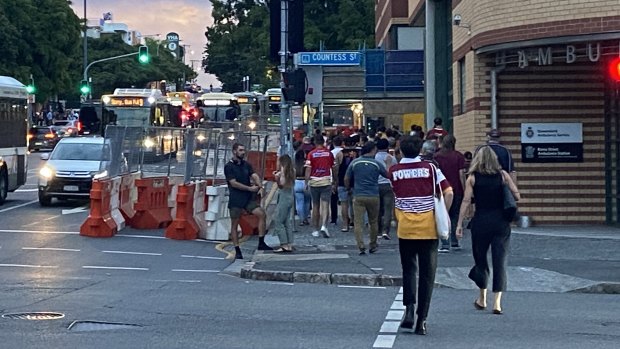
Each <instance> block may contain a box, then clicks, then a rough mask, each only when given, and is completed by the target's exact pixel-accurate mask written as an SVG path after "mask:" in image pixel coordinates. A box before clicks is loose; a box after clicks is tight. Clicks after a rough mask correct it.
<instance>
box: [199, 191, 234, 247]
mask: <svg viewBox="0 0 620 349" xmlns="http://www.w3.org/2000/svg"><path fill="white" fill-rule="evenodd" d="M205 219H206V223H207V225H206V229H205V230H201V231H200V234H199V236H200V238H202V239H206V240H220V241H223V240H224V241H225V240H228V239H229V235H230V213H229V211H228V185H226V184H222V185H210V186H208V187H207V204H206V213H205Z"/></svg>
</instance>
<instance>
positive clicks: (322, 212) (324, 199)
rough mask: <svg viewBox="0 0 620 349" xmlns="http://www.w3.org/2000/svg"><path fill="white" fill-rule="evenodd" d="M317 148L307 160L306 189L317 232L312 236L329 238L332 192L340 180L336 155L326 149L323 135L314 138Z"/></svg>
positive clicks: (310, 153)
mask: <svg viewBox="0 0 620 349" xmlns="http://www.w3.org/2000/svg"><path fill="white" fill-rule="evenodd" d="M314 144H315V145H316V148H315V149H314V150H312V151H311V152H309V153H308V156H307V158H306V188H309V189H310V196H311V197H312V224H313V225H314V227H315V231H314V232H312V236H314V237H319V235H323V237H325V238H328V237H329V236H330V235H329V232H328V231H327V219H328V218H329V204H330V200H331V195H332V191H334V192H335V191H336V189H337V188H338V180H337V179H336V178H334V168H333V167H334V154H332V152H331V151H329V149H327V148H325V139H324V138H323V136H322V135H320V134H319V135H317V136H315V138H314Z"/></svg>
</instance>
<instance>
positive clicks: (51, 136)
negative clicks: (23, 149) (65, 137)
mask: <svg viewBox="0 0 620 349" xmlns="http://www.w3.org/2000/svg"><path fill="white" fill-rule="evenodd" d="M59 140H60V136H59V135H58V132H57V131H56V129H55V128H54V126H33V127H31V128H30V130H29V131H28V150H29V151H31V152H32V151H39V150H42V149H50V150H51V149H54V147H55V146H56V144H58V141H59Z"/></svg>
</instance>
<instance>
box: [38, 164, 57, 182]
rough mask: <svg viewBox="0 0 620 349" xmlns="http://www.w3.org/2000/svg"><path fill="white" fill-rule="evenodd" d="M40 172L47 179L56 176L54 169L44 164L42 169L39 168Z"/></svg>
mask: <svg viewBox="0 0 620 349" xmlns="http://www.w3.org/2000/svg"><path fill="white" fill-rule="evenodd" d="M39 174H40V175H41V177H43V178H45V179H51V178H52V177H54V171H52V169H51V168H49V167H47V166H43V167H42V168H41V170H39Z"/></svg>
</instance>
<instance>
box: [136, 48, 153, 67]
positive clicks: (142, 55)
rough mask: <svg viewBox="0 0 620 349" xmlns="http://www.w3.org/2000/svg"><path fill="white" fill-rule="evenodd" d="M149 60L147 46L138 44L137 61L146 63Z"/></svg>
mask: <svg viewBox="0 0 620 349" xmlns="http://www.w3.org/2000/svg"><path fill="white" fill-rule="evenodd" d="M150 60H151V58H150V57H149V48H148V46H140V48H139V49H138V62H140V63H142V64H146V63H148V62H149V61H150Z"/></svg>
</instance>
